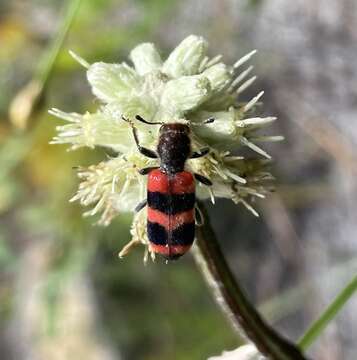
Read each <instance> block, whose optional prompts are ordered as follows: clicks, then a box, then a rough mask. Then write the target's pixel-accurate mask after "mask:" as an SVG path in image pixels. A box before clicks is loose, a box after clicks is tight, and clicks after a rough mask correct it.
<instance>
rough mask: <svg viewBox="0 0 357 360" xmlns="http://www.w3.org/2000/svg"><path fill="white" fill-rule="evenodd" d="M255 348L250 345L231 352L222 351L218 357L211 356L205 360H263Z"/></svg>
mask: <svg viewBox="0 0 357 360" xmlns="http://www.w3.org/2000/svg"><path fill="white" fill-rule="evenodd" d="M263 359H264V358H263V356H262V355H260V354H259V352H258V350H257V349H256V347H255V346H254V345H252V344H248V345H243V346H240V347H239V348H237V349H235V350H232V351H223V353H222V354H221V355H219V356H212V357H210V358H208V359H207V360H263Z"/></svg>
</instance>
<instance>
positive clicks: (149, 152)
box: [122, 116, 158, 159]
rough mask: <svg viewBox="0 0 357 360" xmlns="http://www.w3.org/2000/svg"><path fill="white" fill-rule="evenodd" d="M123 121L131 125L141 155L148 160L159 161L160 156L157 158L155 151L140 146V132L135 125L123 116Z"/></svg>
mask: <svg viewBox="0 0 357 360" xmlns="http://www.w3.org/2000/svg"><path fill="white" fill-rule="evenodd" d="M122 119H123V120H124V121H126V122H127V123H129V125H130V126H131V128H132V130H133V136H134V140H135V144H136V146H137V147H138V150H139V152H140V153H141V154H143V155H144V156H146V157H148V158H151V159H157V158H158V156H157V154H156V152H155V151H153V150H150V149H147V148H146V147H143V146H141V145H140V142H139V137H138V132H137V129H136V127H135V126H134V124H133V123H132V122H131V121H130V120H129V119H126V118H125V117H124V116H122Z"/></svg>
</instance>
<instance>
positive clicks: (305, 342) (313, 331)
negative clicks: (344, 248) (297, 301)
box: [299, 276, 357, 350]
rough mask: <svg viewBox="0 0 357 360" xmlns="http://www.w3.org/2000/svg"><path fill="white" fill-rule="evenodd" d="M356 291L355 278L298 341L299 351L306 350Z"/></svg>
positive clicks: (356, 277)
mask: <svg viewBox="0 0 357 360" xmlns="http://www.w3.org/2000/svg"><path fill="white" fill-rule="evenodd" d="M355 291H357V276H355V277H354V278H353V279H352V281H351V282H350V283H349V284H347V286H346V287H345V288H344V289H343V290H342V291H341V292H340V293H339V294H338V295H337V297H336V298H335V300H334V301H333V302H332V303H331V304H330V305H329V306H328V307H327V309H326V310H325V311H324V312H323V313H322V315H321V316H320V318H318V319H317V320H316V321H315V322H314V323H313V324H312V325H311V327H310V328H309V329H308V330H307V331H306V333H305V334H304V335H303V337H302V338H301V339H300V341H299V346H300V348H301V349H303V350H305V349H307V348H308V347H309V346H310V345H311V344H312V343H313V342H314V341H315V340H316V338H317V337H318V336H319V335H320V334H321V333H322V331H323V330H324V329H325V328H326V326H327V325H328V324H329V323H330V321H331V320H332V319H333V318H334V317H335V316H336V315H337V313H338V312H339V311H340V310H341V309H342V307H343V306H344V305H345V304H346V302H347V301H348V300H349V299H350V298H351V296H352V295H353V294H354V293H355Z"/></svg>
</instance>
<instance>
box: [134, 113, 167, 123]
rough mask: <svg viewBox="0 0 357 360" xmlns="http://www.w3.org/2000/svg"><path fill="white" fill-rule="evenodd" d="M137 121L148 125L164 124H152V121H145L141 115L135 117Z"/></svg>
mask: <svg viewBox="0 0 357 360" xmlns="http://www.w3.org/2000/svg"><path fill="white" fill-rule="evenodd" d="M135 118H136V120H139V121H141V122H142V123H144V124H148V125H163V124H164V123H163V122H151V121H147V120H145V119H144V118H143V117H141V116H140V115H136V116H135Z"/></svg>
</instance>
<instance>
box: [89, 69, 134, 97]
mask: <svg viewBox="0 0 357 360" xmlns="http://www.w3.org/2000/svg"><path fill="white" fill-rule="evenodd" d="M87 78H88V81H89V83H90V84H91V86H92V91H93V93H94V95H96V96H97V97H98V98H99V99H100V100H102V101H104V102H107V103H110V102H112V101H115V100H118V99H120V98H122V97H128V96H130V94H131V92H132V90H134V89H136V88H138V87H139V86H140V83H141V80H140V77H139V76H138V74H137V73H136V72H135V70H134V69H132V68H131V67H130V66H128V65H127V64H106V63H103V62H97V63H94V64H92V65H91V66H90V68H89V69H88V71H87Z"/></svg>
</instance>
